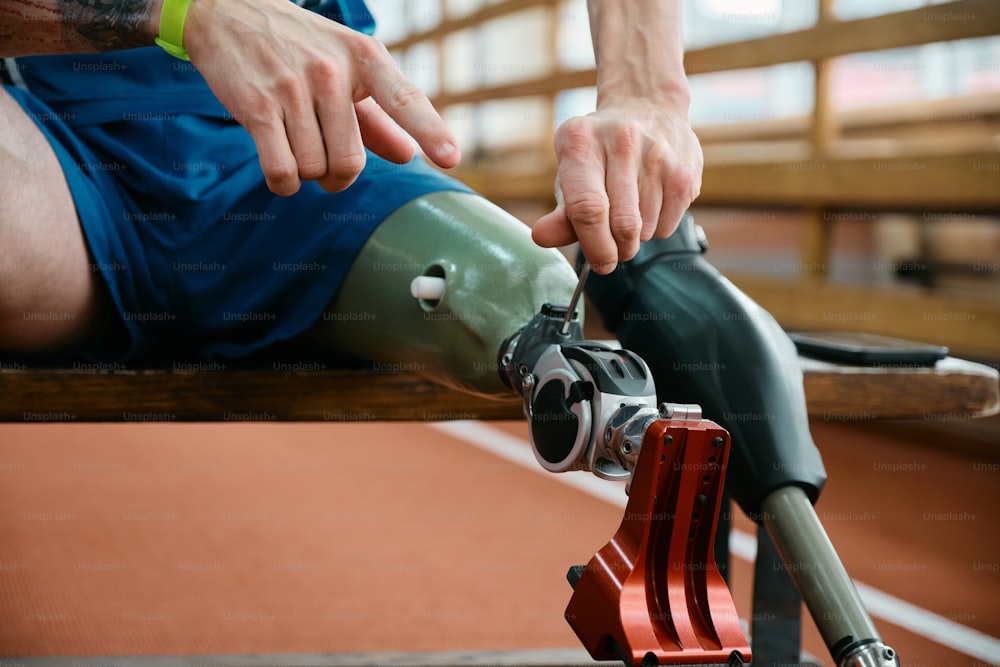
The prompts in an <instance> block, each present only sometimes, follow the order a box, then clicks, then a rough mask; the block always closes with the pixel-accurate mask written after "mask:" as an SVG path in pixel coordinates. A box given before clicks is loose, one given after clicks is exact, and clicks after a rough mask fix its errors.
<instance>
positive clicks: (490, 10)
mask: <svg viewBox="0 0 1000 667" xmlns="http://www.w3.org/2000/svg"><path fill="white" fill-rule="evenodd" d="M557 2H558V0H504V1H503V2H497V3H494V4H488V5H485V6H483V7H482V8H480V9H479V10H477V11H475V12H472V13H471V14H467V15H465V16H460V17H458V18H453V19H447V18H446V19H444V20H443V21H441V23H439V24H437V25H436V26H434V27H433V28H430V29H428V30H423V31H420V32H414V33H411V34H409V35H407V36H406V37H404V38H403V39H400V40H397V41H395V42H391V43H387V44H386V48H388V49H389V50H390V51H395V50H402V49H408V48H409V47H411V46H413V45H414V44H419V43H421V42H426V41H433V40H438V39H441V38H443V37H447V36H448V35H450V34H451V33H453V32H458V31H459V30H465V29H467V28H475V27H476V26H480V25H482V24H484V23H486V22H487V21H491V20H493V19H497V18H501V17H503V16H507V15H509V14H514V13H516V12H520V11H524V10H525V9H532V8H534V7H546V6H554V5H555V4H556V3H557ZM442 16H444V14H442Z"/></svg>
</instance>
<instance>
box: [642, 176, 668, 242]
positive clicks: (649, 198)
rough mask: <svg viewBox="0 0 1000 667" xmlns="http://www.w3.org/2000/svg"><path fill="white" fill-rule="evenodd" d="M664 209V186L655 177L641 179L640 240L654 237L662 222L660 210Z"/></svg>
mask: <svg viewBox="0 0 1000 667" xmlns="http://www.w3.org/2000/svg"><path fill="white" fill-rule="evenodd" d="M662 210H663V186H662V185H661V183H660V181H659V180H657V179H655V178H648V177H647V178H642V177H640V180H639V212H640V214H641V215H642V231H641V232H640V233H639V241H640V242H642V241H648V240H649V239H651V238H653V235H654V234H655V233H656V229H657V228H658V227H659V224H660V212H661V211H662Z"/></svg>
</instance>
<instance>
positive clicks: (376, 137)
mask: <svg viewBox="0 0 1000 667" xmlns="http://www.w3.org/2000/svg"><path fill="white" fill-rule="evenodd" d="M354 109H355V111H356V112H357V117H358V126H359V127H360V128H361V139H362V141H364V144H365V146H367V147H368V149H369V150H371V151H372V152H373V153H375V154H376V155H378V156H379V157H382V158H385V159H386V160H389V161H390V162H395V163H396V164H405V163H407V162H409V161H410V160H412V159H413V156H414V154H415V153H416V150H415V149H414V147H413V142H412V141H411V140H410V138H409V137H408V136H406V134H405V133H404V132H403V131H402V130H401V129H400V128H399V126H398V125H396V123H394V122H393V120H392V119H391V118H389V116H387V115H386V113H385V112H384V111H382V109H380V108H379V106H378V104H377V103H376V102H375V100H373V99H372V98H370V97H366V98H365V99H363V100H361V101H360V102H357V103H355V104H354Z"/></svg>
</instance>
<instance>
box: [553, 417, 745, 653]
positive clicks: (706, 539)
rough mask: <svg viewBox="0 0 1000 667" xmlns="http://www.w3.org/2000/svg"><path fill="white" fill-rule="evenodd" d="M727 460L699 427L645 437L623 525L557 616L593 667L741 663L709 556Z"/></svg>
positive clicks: (725, 437)
mask: <svg viewBox="0 0 1000 667" xmlns="http://www.w3.org/2000/svg"><path fill="white" fill-rule="evenodd" d="M728 454H729V434H728V433H727V432H726V431H725V430H723V429H722V428H721V427H720V426H718V425H717V424H715V423H713V422H711V421H708V420H700V421H683V420H662V419H661V420H657V421H655V422H653V423H652V424H651V425H650V426H649V428H648V429H647V430H646V434H645V436H644V438H643V441H642V451H641V452H640V453H639V459H638V462H637V463H636V469H635V472H634V474H633V479H632V486H631V489H630V493H629V500H628V504H627V506H626V508H625V518H624V519H623V520H622V523H621V526H620V527H619V528H618V532H617V533H616V534H615V536H614V537H613V538H612V540H611V541H610V542H608V544H606V545H605V546H604V547H603V548H602V549H601V550H600V551H598V552H597V554H595V555H594V557H593V558H591V559H590V563H588V564H587V566H586V568H585V569H583V568H580V569H582V570H583V571H582V574H580V576H579V581H578V582H577V583H576V585H575V590H574V591H573V597H572V598H571V599H570V602H569V606H568V607H567V608H566V620H567V621H569V624H570V625H571V626H572V627H573V630H574V631H575V632H576V634H577V636H578V637H579V638H580V641H581V642H583V645H584V647H586V649H587V650H588V651H589V652H590V655H591V656H592V657H593V658H594V659H595V660H617V659H621V660H624V661H625V663H626V664H627V665H635V666H638V665H657V664H659V665H691V664H696V663H697V664H705V663H714V664H729V665H743V664H745V663H749V662H750V645H749V644H748V643H747V639H746V636H745V635H744V633H743V628H742V627H741V625H740V619H739V616H738V615H737V613H736V607H735V605H734V604H733V598H732V596H731V595H730V593H729V589H728V587H727V586H726V583H725V581H723V579H722V575H721V574H720V573H719V568H718V566H717V565H716V563H715V556H714V552H713V546H714V543H715V529H716V524H717V522H718V516H719V508H720V504H721V502H722V490H723V489H722V487H723V482H724V480H725V469H726V460H727V457H728ZM577 573H578V574H579V569H578V570H577ZM573 578H575V577H573V576H572V571H571V581H572V579H573Z"/></svg>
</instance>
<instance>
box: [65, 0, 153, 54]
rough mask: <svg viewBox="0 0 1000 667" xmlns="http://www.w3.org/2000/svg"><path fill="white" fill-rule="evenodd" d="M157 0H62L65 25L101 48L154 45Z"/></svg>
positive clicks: (128, 47)
mask: <svg viewBox="0 0 1000 667" xmlns="http://www.w3.org/2000/svg"><path fill="white" fill-rule="evenodd" d="M153 4H154V3H153V0H59V13H60V15H61V16H60V20H61V22H62V25H63V27H64V28H65V29H66V30H68V31H71V32H76V33H77V34H78V35H80V36H81V37H82V38H83V39H85V40H86V41H87V42H89V43H90V44H91V46H93V47H94V48H95V49H97V50H98V51H113V50H115V49H131V48H136V47H140V46H150V45H151V44H152V43H153V37H152V35H151V33H150V27H149V26H150V23H151V21H152V7H153Z"/></svg>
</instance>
